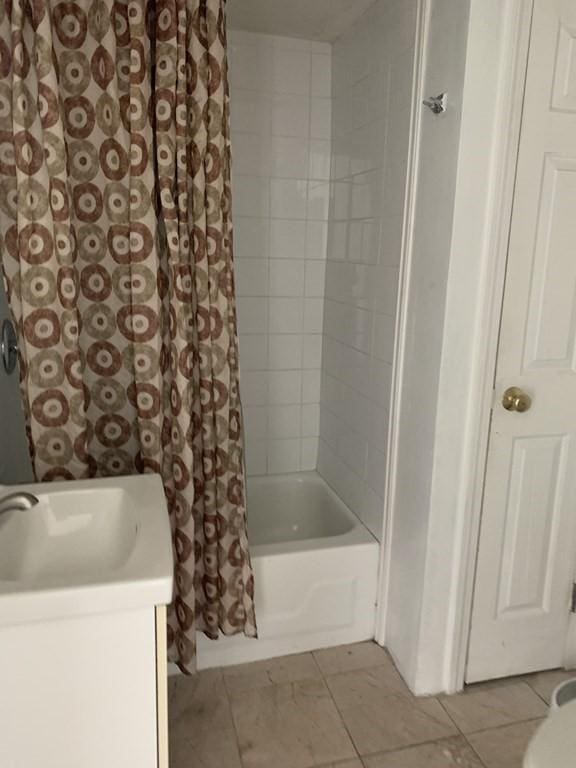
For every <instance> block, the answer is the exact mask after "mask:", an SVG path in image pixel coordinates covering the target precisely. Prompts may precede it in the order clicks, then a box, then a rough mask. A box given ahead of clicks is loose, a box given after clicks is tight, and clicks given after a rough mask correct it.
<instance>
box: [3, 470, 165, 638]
mask: <svg viewBox="0 0 576 768" xmlns="http://www.w3.org/2000/svg"><path fill="white" fill-rule="evenodd" d="M16 491H27V492H29V493H33V494H34V495H35V496H37V497H38V499H39V500H40V503H39V504H38V505H36V506H34V507H32V508H31V509H27V510H14V511H10V512H7V513H4V514H2V515H0V626H2V625H4V626H6V625H7V624H14V623H21V622H28V621H40V620H44V619H49V618H61V617H63V616H70V615H75V614H86V613H94V612H101V611H105V612H109V611H116V610H125V609H130V608H139V607H143V606H146V605H163V604H166V603H169V602H170V600H171V598H172V578H173V561H172V544H171V535H170V522H169V518H168V511H167V508H166V500H165V497H164V491H163V488H162V483H161V480H160V478H159V477H158V476H157V475H142V476H138V477H119V478H110V479H98V480H80V481H76V482H62V483H43V484H42V483H39V484H36V485H26V486H9V487H7V486H4V487H1V486H0V496H3V495H5V494H8V493H14V492H16Z"/></svg>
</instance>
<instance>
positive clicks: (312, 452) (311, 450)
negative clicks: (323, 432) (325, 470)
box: [300, 437, 319, 472]
mask: <svg viewBox="0 0 576 768" xmlns="http://www.w3.org/2000/svg"><path fill="white" fill-rule="evenodd" d="M318 442H319V441H318V438H317V437H304V438H302V440H301V441H300V469H301V470H302V471H303V472H309V471H310V470H313V469H316V466H317V464H318Z"/></svg>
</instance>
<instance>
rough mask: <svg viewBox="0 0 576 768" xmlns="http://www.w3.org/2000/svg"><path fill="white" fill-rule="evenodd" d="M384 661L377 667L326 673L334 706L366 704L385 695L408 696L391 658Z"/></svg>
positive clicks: (408, 693)
mask: <svg viewBox="0 0 576 768" xmlns="http://www.w3.org/2000/svg"><path fill="white" fill-rule="evenodd" d="M385 661H386V664H382V665H381V666H379V667H370V668H369V669H358V670H356V671H355V672H343V673H341V674H339V675H327V676H326V683H327V684H328V688H330V692H331V693H332V696H333V697H334V700H335V701H336V704H337V705H338V707H342V708H347V707H356V706H357V707H361V706H368V707H370V706H372V703H373V702H374V701H376V702H378V701H380V700H381V699H382V698H383V697H385V696H408V697H409V698H412V693H411V692H410V690H409V688H408V686H407V685H406V683H405V682H404V680H402V678H401V677H400V674H399V673H398V671H397V670H396V667H395V666H394V665H393V664H392V662H391V661H389V660H387V659H385Z"/></svg>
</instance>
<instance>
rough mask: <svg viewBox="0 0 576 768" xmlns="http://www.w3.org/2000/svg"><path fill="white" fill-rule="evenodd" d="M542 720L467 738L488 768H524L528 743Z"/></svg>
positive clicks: (517, 724) (508, 726) (483, 732)
mask: <svg viewBox="0 0 576 768" xmlns="http://www.w3.org/2000/svg"><path fill="white" fill-rule="evenodd" d="M541 722H542V721H541V720H534V721H531V722H528V723H516V724H514V725H507V726H504V727H503V728H495V729H492V730H489V731H482V732H481V733H473V734H471V735H469V736H467V739H468V741H469V742H470V744H471V745H472V746H473V747H474V749H475V751H476V752H477V754H478V755H479V757H480V759H481V760H482V762H483V763H484V765H485V766H486V768H522V760H523V757H524V753H525V752H526V749H527V747H528V742H529V741H530V738H531V737H532V735H533V734H534V732H535V730H536V728H537V727H538V725H540V723H541Z"/></svg>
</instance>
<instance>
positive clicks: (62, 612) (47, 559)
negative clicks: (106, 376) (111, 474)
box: [0, 475, 173, 768]
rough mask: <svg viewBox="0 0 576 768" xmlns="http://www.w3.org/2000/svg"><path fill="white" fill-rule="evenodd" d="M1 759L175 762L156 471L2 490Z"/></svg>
mask: <svg viewBox="0 0 576 768" xmlns="http://www.w3.org/2000/svg"><path fill="white" fill-rule="evenodd" d="M16 490H25V491H28V492H30V493H32V494H34V495H35V496H37V497H38V498H39V500H40V502H39V504H37V505H36V506H34V507H32V508H31V509H26V510H15V511H10V512H7V513H4V514H2V515H0V766H1V767H2V768H104V767H105V768H167V766H168V758H167V722H166V720H167V707H166V645H165V638H166V618H165V606H166V604H168V603H169V602H170V600H171V598H172V579H173V562H172V545H171V535H170V523H169V518H168V512H167V509H166V501H165V497H164V492H163V489H162V483H161V481H160V478H159V477H157V476H155V475H144V476H139V477H125V478H111V479H99V480H86V481H78V482H67V483H50V484H36V485H30V486H20V487H14V486H10V487H0V497H1V496H3V495H4V494H6V493H12V492H14V491H16Z"/></svg>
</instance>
